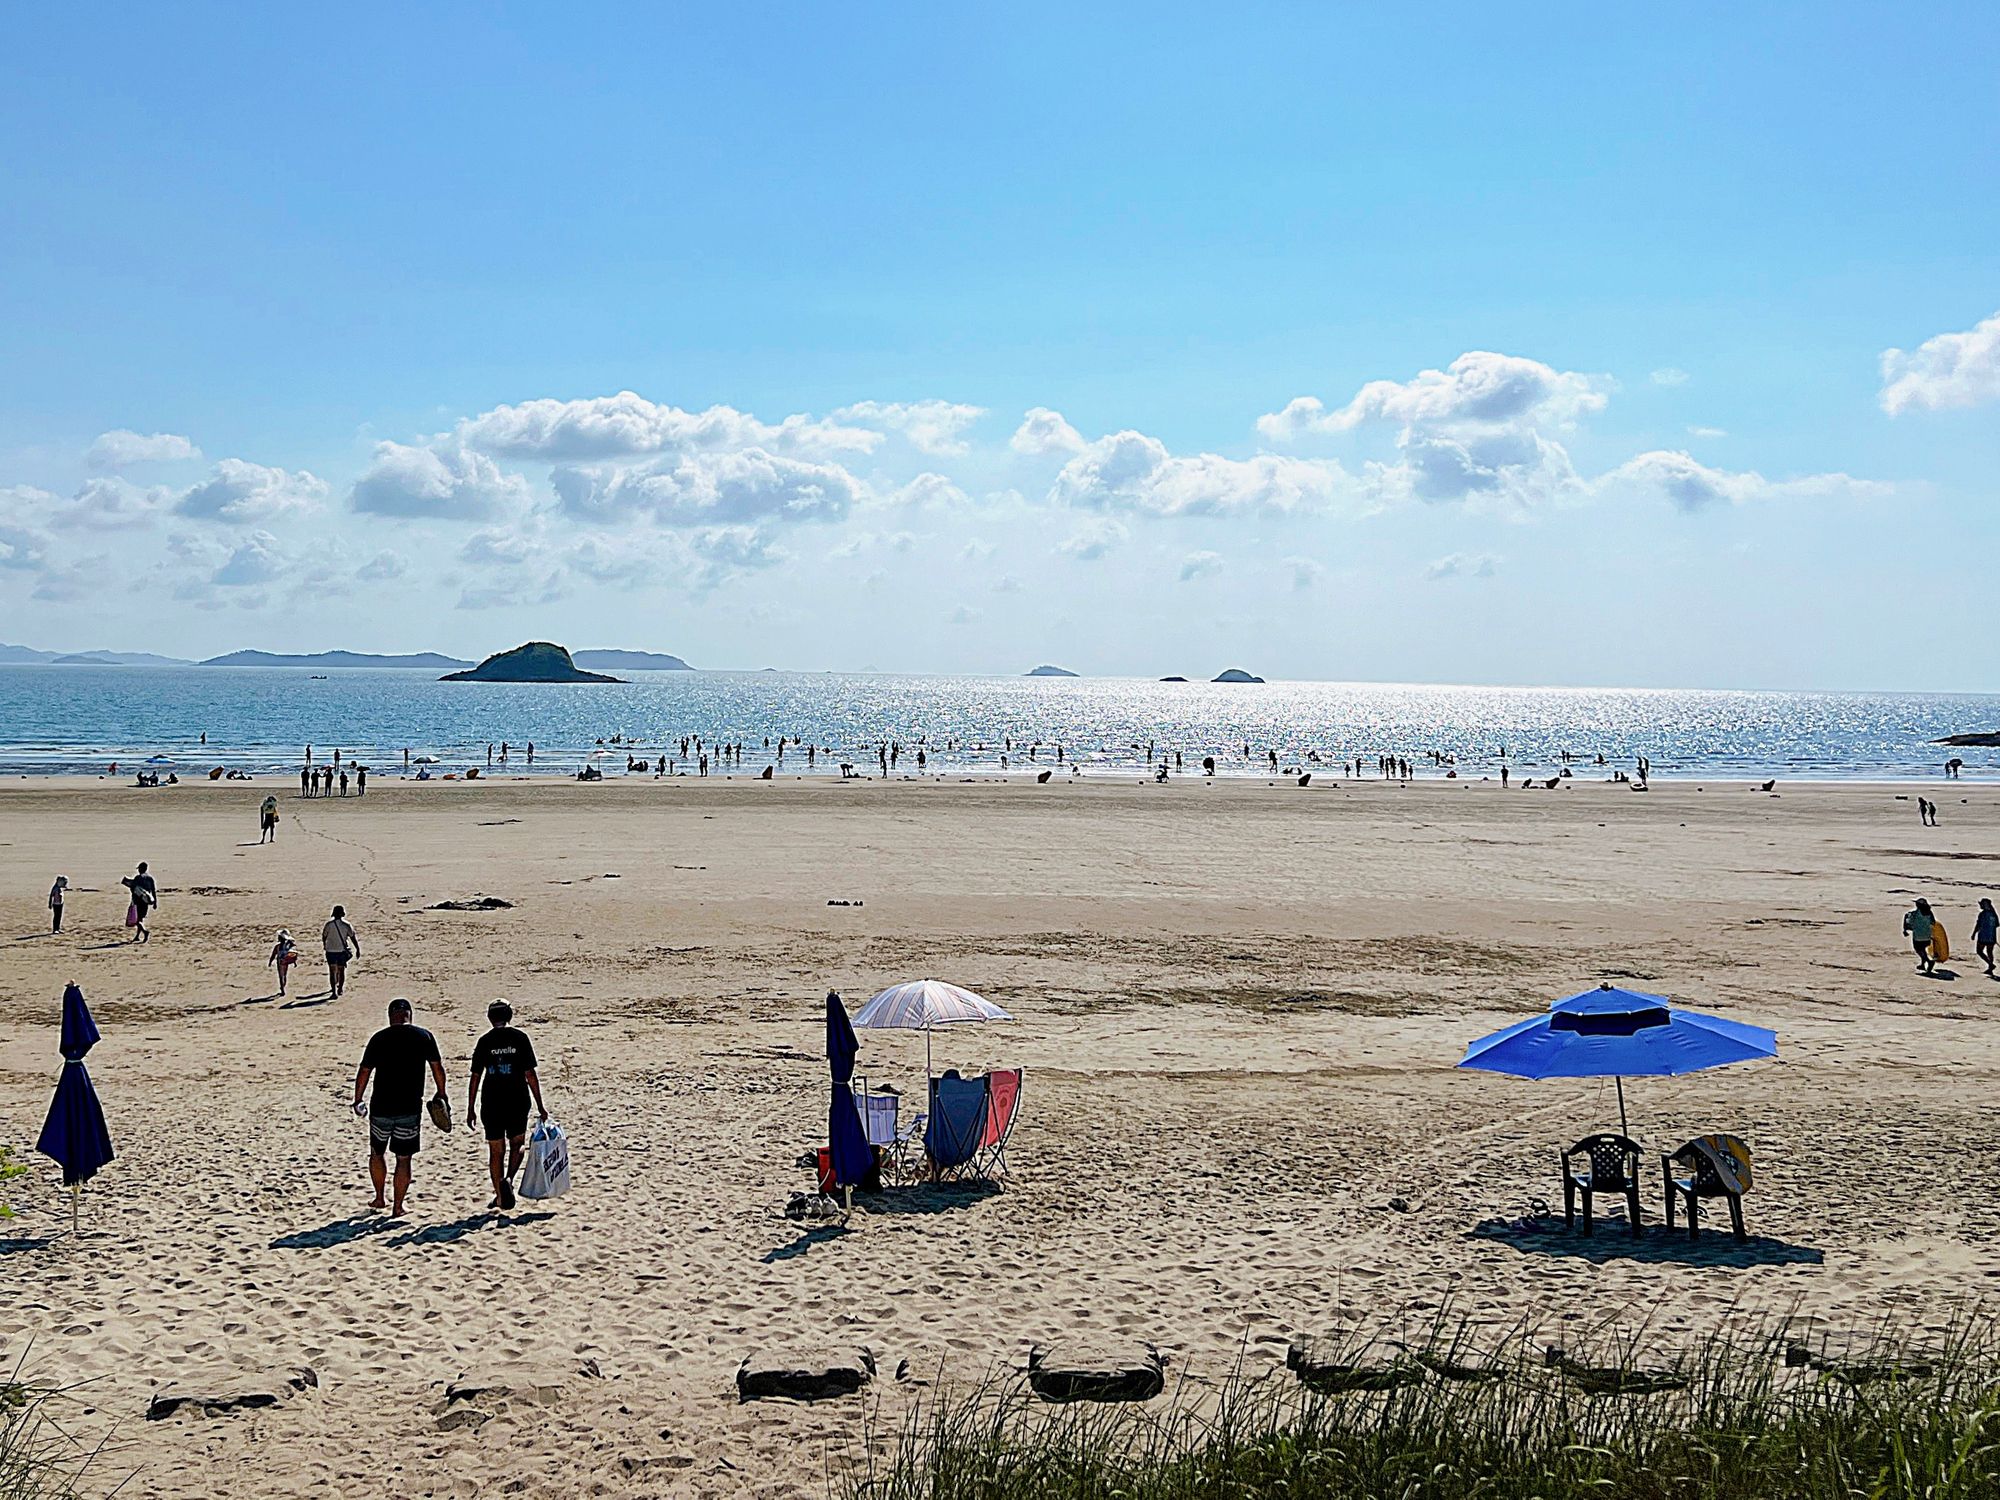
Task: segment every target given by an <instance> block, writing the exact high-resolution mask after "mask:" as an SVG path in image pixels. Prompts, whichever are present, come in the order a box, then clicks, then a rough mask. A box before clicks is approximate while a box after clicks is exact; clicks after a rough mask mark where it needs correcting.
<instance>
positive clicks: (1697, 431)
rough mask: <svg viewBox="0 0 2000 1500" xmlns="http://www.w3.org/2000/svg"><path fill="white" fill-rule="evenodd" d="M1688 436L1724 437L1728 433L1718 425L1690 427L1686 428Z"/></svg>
mask: <svg viewBox="0 0 2000 1500" xmlns="http://www.w3.org/2000/svg"><path fill="white" fill-rule="evenodd" d="M1688 436H1689V437H1697V438H1726V437H1728V436H1729V434H1728V433H1727V432H1725V431H1723V430H1722V429H1721V428H1720V427H1690V428H1689V429H1688Z"/></svg>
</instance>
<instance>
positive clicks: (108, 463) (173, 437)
mask: <svg viewBox="0 0 2000 1500" xmlns="http://www.w3.org/2000/svg"><path fill="white" fill-rule="evenodd" d="M200 457H201V449H199V448H197V447H195V445H194V444H193V443H191V442H189V441H188V440H187V439H186V438H184V437H182V436H180V435H179V434H178V433H173V432H133V431H132V430H131V429H130V428H127V427H120V428H117V429H116V430H114V431H111V432H101V433H99V434H98V435H97V441H96V442H94V443H92V444H91V445H90V451H89V452H87V453H86V454H84V456H83V460H84V462H85V463H87V464H89V465H90V467H91V468H93V469H122V468H125V467H127V466H128V465H131V464H170V463H180V462H182V461H183V460H186V459H194V458H200Z"/></svg>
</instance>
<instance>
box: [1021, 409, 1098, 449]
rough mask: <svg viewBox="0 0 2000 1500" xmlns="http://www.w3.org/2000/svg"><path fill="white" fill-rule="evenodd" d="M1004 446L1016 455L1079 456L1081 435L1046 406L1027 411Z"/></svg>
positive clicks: (1082, 443)
mask: <svg viewBox="0 0 2000 1500" xmlns="http://www.w3.org/2000/svg"><path fill="white" fill-rule="evenodd" d="M1007 445H1008V446H1009V447H1010V448H1012V449H1013V450H1014V451H1015V452H1016V453H1026V454H1029V455H1030V456H1039V455H1041V454H1044V453H1081V452H1082V451H1083V449H1084V446H1085V445H1084V441H1083V434H1082V433H1080V432H1078V431H1077V430H1076V429H1075V428H1074V427H1072V426H1070V425H1069V423H1068V422H1066V421H1064V420H1063V415H1062V413H1061V412H1059V411H1050V410H1049V409H1048V408H1047V407H1046V406H1035V407H1030V408H1029V409H1028V413H1027V415H1026V416H1024V417H1022V418H1021V425H1020V426H1019V427H1017V428H1015V429H1014V435H1013V437H1011V438H1009V439H1008V440H1007Z"/></svg>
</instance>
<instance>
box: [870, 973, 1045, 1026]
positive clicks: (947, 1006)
mask: <svg viewBox="0 0 2000 1500" xmlns="http://www.w3.org/2000/svg"><path fill="white" fill-rule="evenodd" d="M1013 1019H1014V1018H1013V1017H1012V1016H1010V1015H1008V1014H1007V1012H1006V1011H1004V1010H1002V1009H1001V1008H1000V1007H999V1006H997V1005H995V1004H994V1003H993V1002H992V1001H991V1000H987V999H983V998H982V997H980V996H978V995H975V994H973V993H972V991H971V990H966V989H960V988H959V987H958V986H957V985H955V984H946V983H945V982H944V981H943V980H942V979H913V980H911V981H909V982H908V983H907V984H892V985H890V986H889V988H887V989H886V990H884V991H882V993H881V994H879V995H877V996H875V997H874V998H873V999H872V1000H870V1001H869V1002H868V1003H867V1004H866V1005H864V1006H862V1007H861V1009H860V1010H858V1011H856V1012H855V1013H854V1024H855V1025H856V1026H860V1027H862V1028H864V1029H867V1030H871V1031H928V1030H930V1029H931V1027H933V1026H949V1025H952V1024H954V1023H957V1022H962V1021H1011V1020H1013Z"/></svg>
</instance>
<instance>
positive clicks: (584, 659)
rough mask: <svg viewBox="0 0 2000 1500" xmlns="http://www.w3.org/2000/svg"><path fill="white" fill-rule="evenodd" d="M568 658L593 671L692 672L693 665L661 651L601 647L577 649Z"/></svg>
mask: <svg viewBox="0 0 2000 1500" xmlns="http://www.w3.org/2000/svg"><path fill="white" fill-rule="evenodd" d="M570 660H571V661H573V662H575V663H576V664H577V665H578V666H579V667H587V668H589V669H590V670H591V671H593V672H692V671H693V670H694V668H693V667H691V666H689V665H688V664H687V663H686V662H684V661H682V660H681V659H680V658H679V657H678V656H668V655H667V654H666V653H665V652H663V651H619V650H615V649H612V648H609V647H607V648H603V649H600V650H596V651H577V652H573V653H571V655H570Z"/></svg>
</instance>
